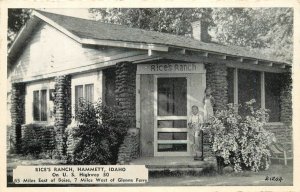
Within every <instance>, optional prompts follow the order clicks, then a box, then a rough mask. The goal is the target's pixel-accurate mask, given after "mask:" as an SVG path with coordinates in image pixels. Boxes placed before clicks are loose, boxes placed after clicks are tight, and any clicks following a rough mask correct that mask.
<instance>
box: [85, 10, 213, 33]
mask: <svg viewBox="0 0 300 192" xmlns="http://www.w3.org/2000/svg"><path fill="white" fill-rule="evenodd" d="M89 11H90V13H92V14H93V15H94V18H95V19H96V20H100V21H103V22H108V23H115V24H121V25H127V26H129V27H136V28H141V29H146V30H153V31H159V32H166V33H173V34H176V35H190V34H191V22H193V21H195V20H199V18H201V19H205V20H206V21H207V22H209V23H210V24H211V25H212V26H213V22H212V17H211V12H212V9H210V8H202V9H200V8H197V9H196V8H194V9H192V8H165V9H162V8H154V9H149V8H143V9H137V8H134V9H127V8H126V9H123V8H122V9H121V8H113V9H90V10H89Z"/></svg>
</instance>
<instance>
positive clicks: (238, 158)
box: [204, 100, 275, 172]
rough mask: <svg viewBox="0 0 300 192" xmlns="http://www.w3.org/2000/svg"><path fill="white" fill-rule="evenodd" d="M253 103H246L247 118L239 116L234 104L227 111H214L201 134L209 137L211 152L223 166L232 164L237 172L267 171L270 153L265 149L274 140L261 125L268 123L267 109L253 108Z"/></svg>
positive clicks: (252, 101)
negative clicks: (221, 161) (221, 159)
mask: <svg viewBox="0 0 300 192" xmlns="http://www.w3.org/2000/svg"><path fill="white" fill-rule="evenodd" d="M254 102H255V100H250V101H249V102H246V103H245V105H244V106H239V107H244V109H243V110H244V111H247V113H246V115H243V116H242V115H239V114H238V113H237V112H236V110H235V107H234V105H233V104H229V105H228V109H227V110H222V111H217V112H216V114H215V116H212V117H211V118H210V119H209V121H208V123H207V125H206V127H205V129H204V131H206V132H207V133H208V135H209V138H210V141H211V142H212V149H213V152H214V153H215V155H216V156H217V157H218V158H220V157H221V158H223V160H224V164H231V165H233V168H234V170H235V171H236V172H240V171H242V170H245V169H249V170H252V171H259V170H260V169H268V167H269V157H270V151H269V149H268V146H269V145H270V144H271V143H272V141H273V140H274V139H275V137H274V135H273V133H271V132H269V131H266V130H265V129H264V128H263V125H264V124H265V123H266V121H267V120H268V114H267V111H266V110H263V109H254V107H253V103H254Z"/></svg>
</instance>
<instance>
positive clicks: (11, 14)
mask: <svg viewBox="0 0 300 192" xmlns="http://www.w3.org/2000/svg"><path fill="white" fill-rule="evenodd" d="M31 12H32V10H31V9H8V26H7V27H8V31H7V40H8V47H9V46H10V45H11V43H12V41H13V40H14V38H15V36H16V34H17V33H18V32H19V30H20V29H21V28H22V26H23V25H24V24H25V23H26V21H27V20H28V19H29V18H30V13H31Z"/></svg>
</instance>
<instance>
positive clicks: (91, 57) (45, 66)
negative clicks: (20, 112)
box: [11, 24, 128, 81]
mask: <svg viewBox="0 0 300 192" xmlns="http://www.w3.org/2000/svg"><path fill="white" fill-rule="evenodd" d="M127 50H128V49H127ZM124 53H126V51H125V49H124V48H112V47H102V48H99V47H98V48H97V47H95V46H93V47H91V46H90V47H87V46H82V45H81V44H80V43H78V42H76V41H75V40H73V39H71V38H70V37H68V36H66V35H65V34H63V33H61V32H60V31H58V30H57V29H55V28H53V27H51V26H49V25H47V24H43V25H41V26H40V27H39V28H37V29H36V31H35V32H34V34H33V36H32V38H31V39H30V40H29V42H28V44H27V46H26V47H25V48H24V50H23V52H22V53H21V55H20V56H19V58H18V59H17V60H16V62H15V63H14V64H13V66H14V67H13V70H12V74H11V78H12V81H22V80H24V81H26V80H28V79H33V78H34V77H37V78H35V79H42V78H44V77H46V76H47V77H52V76H53V77H54V76H55V75H52V76H51V75H49V74H55V73H56V72H60V75H62V72H64V71H65V74H68V73H69V72H68V70H70V69H80V68H83V67H86V66H89V65H94V64H97V63H99V62H105V61H110V60H112V59H113V58H115V57H116V55H120V57H124ZM85 69H86V68H85ZM79 71H80V70H79Z"/></svg>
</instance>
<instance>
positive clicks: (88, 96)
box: [75, 84, 94, 113]
mask: <svg viewBox="0 0 300 192" xmlns="http://www.w3.org/2000/svg"><path fill="white" fill-rule="evenodd" d="M80 98H84V99H85V100H86V101H87V102H94V84H86V85H76V86H75V113H76V111H77V109H78V102H79V99H80Z"/></svg>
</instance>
